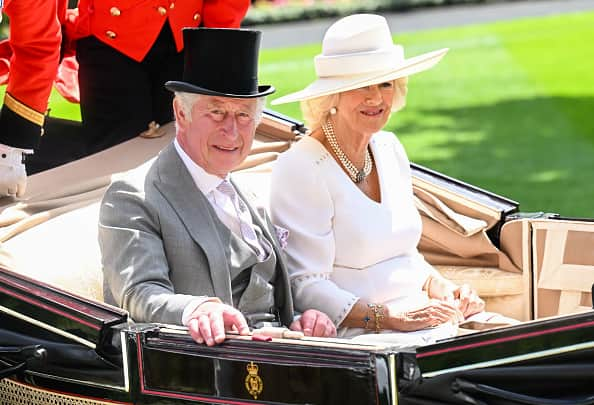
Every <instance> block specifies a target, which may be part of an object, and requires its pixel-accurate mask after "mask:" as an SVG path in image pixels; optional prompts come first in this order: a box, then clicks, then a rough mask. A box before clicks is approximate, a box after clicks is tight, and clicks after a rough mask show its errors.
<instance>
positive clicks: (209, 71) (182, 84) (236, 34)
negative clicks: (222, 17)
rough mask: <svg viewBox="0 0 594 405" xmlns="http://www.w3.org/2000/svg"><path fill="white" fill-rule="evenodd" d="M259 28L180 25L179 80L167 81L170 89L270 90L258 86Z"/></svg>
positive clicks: (243, 94) (233, 93)
mask: <svg viewBox="0 0 594 405" xmlns="http://www.w3.org/2000/svg"><path fill="white" fill-rule="evenodd" d="M261 34H262V33H261V32H260V31H254V30H245V29H227V28H184V29H183V36H184V57H185V60H184V75H183V81H168V82H167V83H165V87H166V88H167V89H169V90H171V91H183V92H188V93H199V94H206V95H210V96H223V97H238V98H253V97H262V96H266V95H268V94H271V93H274V87H272V86H258V52H259V49H260V36H261Z"/></svg>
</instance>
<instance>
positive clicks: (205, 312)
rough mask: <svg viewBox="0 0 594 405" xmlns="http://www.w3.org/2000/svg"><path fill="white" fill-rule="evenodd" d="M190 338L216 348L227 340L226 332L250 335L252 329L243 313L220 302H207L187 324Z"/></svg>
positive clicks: (195, 312) (191, 316)
mask: <svg viewBox="0 0 594 405" xmlns="http://www.w3.org/2000/svg"><path fill="white" fill-rule="evenodd" d="M187 326H188V329H189V332H190V336H192V338H193V339H194V340H195V341H196V342H197V343H200V344H202V343H206V344H207V345H208V346H214V345H216V344H218V343H222V342H223V341H224V340H225V332H227V331H236V332H238V333H239V334H240V335H249V334H250V329H249V327H248V324H247V322H246V320H245V318H244V316H243V314H242V313H241V312H239V311H238V310H237V309H235V308H233V307H232V306H230V305H227V304H223V303H220V302H210V301H209V302H205V303H203V304H200V305H199V306H198V308H196V309H195V310H194V312H192V314H191V315H190V317H189V321H188V322H187Z"/></svg>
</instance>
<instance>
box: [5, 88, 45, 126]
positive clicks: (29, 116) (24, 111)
mask: <svg viewBox="0 0 594 405" xmlns="http://www.w3.org/2000/svg"><path fill="white" fill-rule="evenodd" d="M4 105H5V106H6V107H8V108H10V109H11V110H12V111H13V112H14V113H15V114H17V115H19V116H20V117H22V118H24V119H26V120H27V121H30V122H32V123H34V124H36V125H38V126H40V127H43V121H44V119H45V116H44V115H43V114H42V113H40V112H38V111H35V110H34V109H32V108H31V107H29V106H26V105H25V104H23V103H21V102H20V101H18V100H17V99H16V98H14V97H13V96H11V95H10V94H8V93H6V94H5V96H4Z"/></svg>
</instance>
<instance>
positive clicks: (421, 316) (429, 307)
mask: <svg viewBox="0 0 594 405" xmlns="http://www.w3.org/2000/svg"><path fill="white" fill-rule="evenodd" d="M386 309H387V308H386ZM458 316H459V311H458V309H457V308H456V306H455V305H454V303H453V302H448V301H442V300H438V299H431V300H429V303H427V304H426V305H425V306H423V307H421V308H419V309H415V310H412V311H408V312H404V313H398V314H390V313H389V310H388V313H387V314H386V322H385V326H386V328H389V329H392V330H398V331H402V332H411V331H415V330H420V329H425V328H430V327H434V326H438V325H441V324H443V323H446V322H449V321H452V322H457V321H458Z"/></svg>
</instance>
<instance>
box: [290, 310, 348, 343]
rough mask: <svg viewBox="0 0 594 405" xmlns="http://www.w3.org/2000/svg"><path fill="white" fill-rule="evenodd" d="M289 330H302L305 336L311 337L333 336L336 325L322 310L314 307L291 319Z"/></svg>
mask: <svg viewBox="0 0 594 405" xmlns="http://www.w3.org/2000/svg"><path fill="white" fill-rule="evenodd" d="M289 328H290V329H291V330H296V331H300V332H303V334H304V335H305V336H313V337H335V336H336V326H335V325H334V322H332V321H331V320H330V318H328V315H326V314H325V313H323V312H320V311H317V310H315V309H308V310H307V311H305V312H304V313H303V314H302V315H301V317H300V318H299V319H297V320H296V321H293V323H292V324H291V326H290V327H289Z"/></svg>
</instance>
